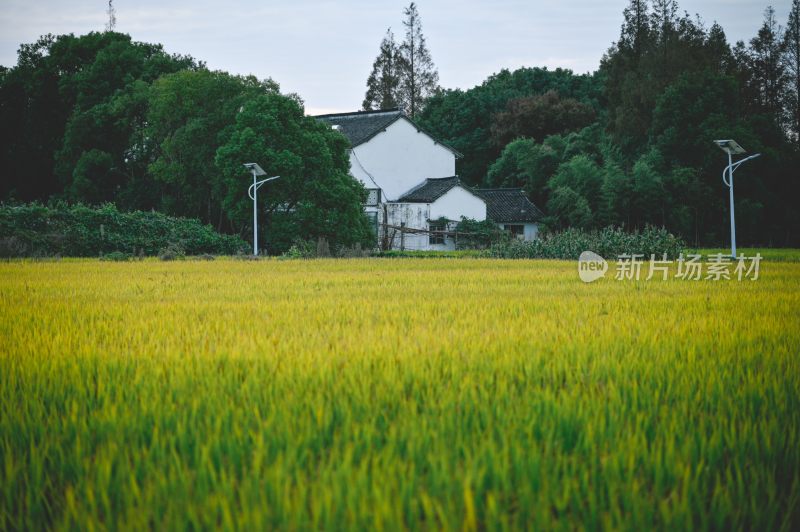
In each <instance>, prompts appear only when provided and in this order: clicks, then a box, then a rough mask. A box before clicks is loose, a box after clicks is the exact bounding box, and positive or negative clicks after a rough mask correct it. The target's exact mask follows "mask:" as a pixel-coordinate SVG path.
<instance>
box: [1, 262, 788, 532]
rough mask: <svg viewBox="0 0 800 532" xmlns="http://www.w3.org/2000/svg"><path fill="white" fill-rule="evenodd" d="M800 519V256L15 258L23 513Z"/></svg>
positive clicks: (134, 524) (469, 524) (11, 351)
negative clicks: (677, 262)
mask: <svg viewBox="0 0 800 532" xmlns="http://www.w3.org/2000/svg"><path fill="white" fill-rule="evenodd" d="M798 527H800V263H798V262H795V261H769V260H767V261H765V262H763V263H762V264H761V272H760V278H759V279H758V280H757V281H742V282H738V281H736V280H733V281H719V282H713V281H696V282H692V281H682V280H678V279H674V278H673V277H672V276H670V278H669V280H667V281H661V280H651V281H638V282H637V281H615V280H614V279H613V277H608V276H607V277H606V278H605V279H602V280H599V281H597V282H595V283H592V284H584V283H582V282H581V281H580V280H579V279H578V275H577V268H576V264H575V263H574V262H559V261H500V260H486V259H460V260H458V259H398V260H387V259H383V260H382V259H356V260H313V261H278V260H269V261H258V262H256V261H253V262H247V261H235V260H217V261H214V262H195V261H181V262H172V263H162V262H156V261H144V262H128V263H109V262H99V261H94V260H75V261H68V260H64V261H61V262H7V263H0V529H2V530H33V529H43V528H45V529H74V530H103V529H142V528H154V529H159V530H160V529H208V528H225V529H243V530H263V529H282V530H309V529H313V530H320V529H323V530H343V529H358V530H373V529H374V530H380V529H386V530H395V529H448V530H449V529H464V530H495V529H500V530H504V529H519V528H525V529H576V528H581V529H583V528H586V529H606V528H615V529H627V530H646V529H662V530H685V529H753V530H787V531H788V530H797V529H798Z"/></svg>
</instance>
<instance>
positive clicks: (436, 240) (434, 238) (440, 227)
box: [428, 222, 447, 245]
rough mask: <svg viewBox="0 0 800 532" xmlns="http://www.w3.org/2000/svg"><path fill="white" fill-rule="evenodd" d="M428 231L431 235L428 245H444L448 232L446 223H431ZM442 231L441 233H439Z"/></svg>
mask: <svg viewBox="0 0 800 532" xmlns="http://www.w3.org/2000/svg"><path fill="white" fill-rule="evenodd" d="M428 230H429V231H431V233H430V234H429V235H428V244H430V245H434V244H444V231H447V224H446V223H444V222H429V223H428ZM438 231H441V232H438Z"/></svg>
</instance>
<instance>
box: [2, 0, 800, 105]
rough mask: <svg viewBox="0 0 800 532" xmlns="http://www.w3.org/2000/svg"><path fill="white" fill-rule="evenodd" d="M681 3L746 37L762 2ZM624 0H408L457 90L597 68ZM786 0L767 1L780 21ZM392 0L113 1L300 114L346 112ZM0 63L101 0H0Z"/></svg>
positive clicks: (127, 23)
mask: <svg viewBox="0 0 800 532" xmlns="http://www.w3.org/2000/svg"><path fill="white" fill-rule="evenodd" d="M679 3H680V8H681V10H685V11H688V12H689V13H690V14H692V15H693V14H695V13H698V14H700V16H701V17H702V18H703V20H705V21H706V23H707V24H708V25H710V24H711V23H712V22H714V21H717V22H719V23H720V24H721V25H722V27H723V28H724V29H725V32H726V34H727V36H728V40H729V41H730V42H731V43H733V42H735V41H736V40H739V39H743V40H749V39H750V38H751V37H753V36H754V35H755V33H756V31H757V30H758V27H759V26H760V24H761V21H762V15H763V11H764V8H765V7H766V5H767V2H764V1H761V0H679ZM627 4H628V0H559V1H542V0H527V1H526V0H497V1H475V0H419V1H418V2H417V6H418V9H419V12H420V15H421V17H422V24H423V33H424V35H425V37H426V38H427V41H428V47H429V48H430V51H431V54H432V56H433V60H434V62H435V63H436V66H437V67H438V69H439V80H440V83H441V85H442V86H444V87H448V88H455V87H460V88H469V87H472V86H474V85H476V84H479V83H480V82H481V81H483V80H484V79H485V78H486V77H487V76H489V75H490V74H492V73H494V72H497V71H498V70H500V69H501V68H510V69H515V68H518V67H521V66H547V67H549V68H556V67H564V68H570V69H572V70H573V71H575V72H578V73H582V72H591V71H594V70H596V69H597V67H598V64H599V61H600V58H601V57H602V55H603V53H604V52H605V51H606V50H607V49H608V47H609V45H610V44H611V43H612V41H614V40H615V39H616V38H617V37H618V36H619V29H620V25H621V23H622V10H623V9H624V7H625V6H626V5H627ZM790 4H791V0H781V1H775V2H773V6H774V7H775V10H776V12H777V16H778V20H779V21H780V23H781V25H782V26H785V24H786V18H787V16H788V12H789V6H790ZM406 5H408V1H406V0H403V1H396V0H385V1H381V0H354V1H347V2H345V1H323V0H287V1H281V2H277V1H269V0H268V1H260V2H259V1H255V0H229V1H222V2H212V1H210V0H192V1H190V0H135V1H134V0H116V1H115V2H114V6H115V8H116V14H117V31H120V32H123V33H128V34H130V35H131V36H132V37H133V38H134V39H135V40H138V41H146V42H158V43H162V44H163V45H164V46H165V47H166V49H167V51H168V52H171V53H182V54H190V55H192V56H194V57H195V58H197V59H201V60H203V61H205V62H206V63H207V64H208V66H209V68H212V69H221V70H226V71H228V72H231V73H237V74H254V75H256V76H258V77H259V78H266V77H271V78H273V79H274V80H275V81H277V82H278V83H280V85H281V90H282V91H283V92H296V93H298V94H299V95H300V96H301V97H302V98H303V99H304V100H305V102H306V109H307V112H309V113H310V114H315V113H323V112H335V111H337V112H338V111H353V110H357V109H358V108H359V107H360V105H361V101H362V99H363V97H364V90H365V88H364V83H365V81H366V78H367V76H368V75H369V72H370V69H371V66H372V61H373V60H374V59H375V55H376V54H377V51H378V45H379V43H380V41H381V38H382V37H383V34H384V32H385V31H386V28H388V27H389V26H391V27H392V29H393V30H394V32H395V34H396V36H397V38H398V40H400V39H402V33H403V26H402V20H403V7H404V6H406ZM0 6H2V8H0V64H2V65H5V66H11V65H14V64H15V63H16V53H17V49H18V47H19V44H20V43H23V42H25V43H27V42H33V41H35V40H36V39H37V38H38V37H39V36H40V35H42V34H45V33H54V34H62V33H75V34H83V33H87V32H89V31H93V30H94V31H98V30H100V31H101V30H103V29H104V26H105V24H106V22H107V20H108V16H107V14H106V9H107V0H106V1H102V0H74V1H58V0H42V1H38V2H37V1H35V0H0Z"/></svg>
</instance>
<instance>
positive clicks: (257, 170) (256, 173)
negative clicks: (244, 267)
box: [244, 163, 280, 256]
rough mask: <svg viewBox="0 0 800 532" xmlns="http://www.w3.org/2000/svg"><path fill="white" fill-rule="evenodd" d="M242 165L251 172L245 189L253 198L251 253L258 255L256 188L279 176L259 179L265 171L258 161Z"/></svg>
mask: <svg viewBox="0 0 800 532" xmlns="http://www.w3.org/2000/svg"><path fill="white" fill-rule="evenodd" d="M244 167H245V168H247V169H248V170H250V173H251V174H253V184H252V185H250V187H249V188H248V189H247V195H248V196H250V199H251V200H253V255H254V256H255V255H258V207H257V206H256V203H257V202H256V199H257V198H258V189H259V188H260V187H261V185H263V184H264V183H266V182H267V181H272V180H274V179H278V178H279V177H280V176H279V175H276V176H275V177H268V178H266V179H262V180H261V181H259V180H258V178H259V177H260V176H262V175H267V173H266V172H265V171H264V169H263V168H261V167H260V166H259V165H258V163H245V164H244Z"/></svg>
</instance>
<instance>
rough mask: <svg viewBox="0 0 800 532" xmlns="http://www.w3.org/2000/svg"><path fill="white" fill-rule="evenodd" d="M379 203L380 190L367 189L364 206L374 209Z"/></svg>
mask: <svg viewBox="0 0 800 532" xmlns="http://www.w3.org/2000/svg"><path fill="white" fill-rule="evenodd" d="M380 202H381V189H379V188H368V189H367V201H366V202H365V203H364V205H366V206H368V207H375V206H376V205H378V203H380Z"/></svg>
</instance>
